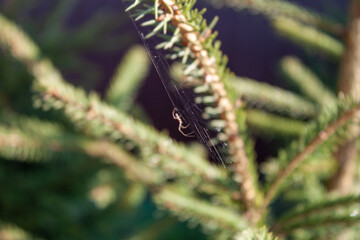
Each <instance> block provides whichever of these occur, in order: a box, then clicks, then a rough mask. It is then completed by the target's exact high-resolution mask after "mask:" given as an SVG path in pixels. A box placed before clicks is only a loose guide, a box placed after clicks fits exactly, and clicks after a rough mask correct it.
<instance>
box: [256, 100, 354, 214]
mask: <svg viewBox="0 0 360 240" xmlns="http://www.w3.org/2000/svg"><path fill="white" fill-rule="evenodd" d="M359 111H360V104H357V105H355V106H354V107H352V108H351V109H350V110H348V111H347V112H345V113H343V114H341V115H340V116H339V117H338V118H337V119H336V120H335V121H334V122H333V123H331V124H330V125H328V126H327V127H326V128H325V129H319V130H318V131H316V132H318V134H317V135H316V137H314V138H313V139H312V140H311V141H310V142H309V143H308V144H307V145H305V147H304V148H303V149H302V151H300V152H298V153H297V154H296V155H295V156H294V157H293V158H292V160H291V161H290V162H289V163H288V164H287V166H286V167H285V168H284V169H283V170H282V171H281V172H280V173H279V174H278V176H277V178H276V179H275V181H274V182H273V183H272V184H271V186H270V188H269V190H268V191H267V192H266V195H265V198H264V201H263V205H262V211H264V210H265V209H266V207H267V206H268V205H269V204H270V202H271V201H272V200H273V198H274V197H275V196H276V194H277V192H278V191H279V188H280V187H281V185H282V184H283V182H284V181H285V179H287V177H288V176H289V175H290V174H291V173H292V172H293V171H294V170H295V169H296V168H297V167H298V166H299V164H300V163H301V162H302V161H303V160H304V159H305V158H306V157H307V156H308V155H310V154H312V153H313V152H314V151H315V150H316V149H317V148H318V147H319V146H320V145H321V144H323V143H324V142H325V141H327V140H328V139H329V138H330V137H331V136H332V135H333V134H334V133H335V132H336V131H338V130H339V129H340V128H341V127H342V126H343V125H345V124H346V123H347V122H348V121H349V120H351V119H353V118H354V117H355V116H356V115H357V114H359ZM300 144H301V143H299V145H300ZM301 145H303V143H302V144H301Z"/></svg>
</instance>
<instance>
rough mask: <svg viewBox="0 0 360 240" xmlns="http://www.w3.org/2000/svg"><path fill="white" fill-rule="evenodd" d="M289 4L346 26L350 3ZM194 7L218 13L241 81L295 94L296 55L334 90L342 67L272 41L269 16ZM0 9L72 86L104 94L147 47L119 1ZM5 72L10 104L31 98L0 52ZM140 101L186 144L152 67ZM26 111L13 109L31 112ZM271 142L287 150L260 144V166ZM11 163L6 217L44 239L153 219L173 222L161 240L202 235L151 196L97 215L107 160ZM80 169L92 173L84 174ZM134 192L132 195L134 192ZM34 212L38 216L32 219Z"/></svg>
mask: <svg viewBox="0 0 360 240" xmlns="http://www.w3.org/2000/svg"><path fill="white" fill-rule="evenodd" d="M290 2H297V3H299V4H301V5H303V6H305V7H309V8H311V9H315V10H317V11H319V12H321V13H325V14H328V15H331V16H333V17H334V18H335V19H336V20H338V21H339V22H345V21H346V12H347V9H346V6H347V5H348V1H347V0H337V1H335V0H332V1H329V0H317V1H313V0H298V1H290ZM198 7H199V8H202V7H206V8H207V9H208V11H207V13H206V14H205V16H206V17H208V18H209V19H210V18H212V17H213V16H215V15H218V16H219V17H220V21H219V23H218V24H217V26H216V28H215V29H216V30H218V31H219V33H220V34H219V40H221V41H222V50H223V52H224V53H225V54H226V55H227V56H228V57H229V64H228V66H229V68H230V69H231V70H232V71H233V72H234V73H236V74H237V75H239V76H245V77H249V78H253V79H256V80H258V81H262V82H268V83H270V84H272V85H277V86H281V87H283V88H290V86H287V85H286V83H285V82H283V81H282V80H281V78H280V77H279V74H278V71H277V68H278V66H277V65H278V61H279V60H280V59H281V58H282V57H283V56H285V55H296V56H298V57H299V58H301V59H302V60H303V61H304V62H305V63H306V64H307V65H310V66H312V69H313V70H314V71H315V72H316V73H317V74H318V75H319V76H320V77H321V78H322V79H325V80H326V84H327V85H328V86H329V87H330V88H332V89H335V88H336V84H335V79H336V77H337V74H338V73H337V71H338V69H336V68H335V67H334V66H336V62H333V61H332V60H328V59H327V58H323V57H322V56H321V54H316V53H314V52H313V51H311V52H310V51H309V52H307V51H303V49H300V48H299V47H297V46H295V45H294V44H293V43H291V42H289V41H287V40H286V39H284V38H282V37H280V36H278V35H276V33H274V31H273V29H272V28H271V26H270V25H269V23H268V21H267V20H266V18H265V17H264V16H262V15H260V14H253V13H251V12H249V11H247V10H244V11H234V9H230V8H227V7H222V6H221V4H220V3H218V2H217V3H215V4H210V1H207V0H201V1H199V2H198ZM0 12H1V13H3V14H4V15H6V16H7V17H8V18H10V19H12V20H13V21H15V22H16V23H17V24H19V26H21V27H22V28H23V29H24V30H25V31H26V32H27V33H28V34H29V35H30V36H31V37H32V38H33V39H34V41H35V42H36V43H37V44H38V45H39V46H40V47H41V49H42V52H43V54H44V55H45V56H46V57H49V58H50V59H51V60H52V61H53V62H54V64H55V65H56V66H57V67H58V68H59V69H60V70H61V72H62V73H63V75H64V76H65V78H66V79H67V80H69V81H70V82H72V83H73V84H75V85H77V86H82V87H84V88H85V89H87V90H95V91H97V92H99V93H100V94H103V93H104V91H105V89H107V87H108V85H109V81H110V79H111V77H112V76H113V74H114V72H115V70H116V67H117V66H118V64H119V62H120V61H121V59H122V57H123V56H124V54H125V53H126V52H127V50H128V49H129V48H130V47H131V46H133V45H134V44H141V40H140V38H139V36H138V33H137V32H136V31H135V29H134V27H133V25H132V24H131V21H130V20H129V18H128V15H127V14H126V13H124V7H123V4H122V2H121V0H102V1H99V0H26V1H24V0H0ZM1 54H2V53H1ZM1 68H2V69H5V68H14V69H13V70H14V71H12V72H13V73H14V72H15V74H12V75H9V76H2V77H6V78H7V83H6V84H8V85H7V90H6V91H8V92H7V94H8V95H9V94H10V95H11V94H12V90H13V97H12V98H11V99H12V100H11V101H13V102H10V103H9V105H14V106H15V105H16V102H20V101H26V100H25V99H28V97H29V96H28V93H27V92H26V91H25V90H24V92H21V91H20V92H19V91H18V89H17V88H18V84H17V83H19V79H21V78H22V76H24V77H25V76H26V73H25V72H26V71H25V70H24V69H23V68H22V67H21V66H20V65H16V64H15V65H14V64H8V63H7V60H5V58H4V56H1V55H0V70H1ZM3 72H5V71H3ZM1 81H2V80H1V79H0V82H1ZM9 85H10V86H9ZM11 86H13V89H12V88H11ZM25 88H26V86H24V89H25ZM1 91H2V90H1V84H0V93H1ZM0 96H1V94H0ZM137 101H138V103H139V104H140V105H141V106H142V107H143V108H144V110H145V112H146V114H147V116H148V117H149V119H150V121H151V122H152V124H153V125H154V126H155V127H156V128H158V129H160V130H164V131H169V133H170V135H171V136H172V137H174V138H176V139H179V140H186V141H189V139H186V138H184V137H183V136H182V135H181V134H180V133H179V132H178V131H177V127H178V123H177V122H176V121H173V119H172V116H171V111H172V109H173V106H172V105H171V102H170V101H169V100H168V96H167V94H166V92H165V90H164V88H163V86H162V84H161V81H160V79H159V77H158V76H157V73H156V71H155V69H154V68H152V69H151V70H150V73H149V75H148V77H147V78H146V80H145V81H144V83H143V84H142V87H141V89H140V91H139V95H138V96H137ZM28 104H31V103H30V102H28ZM25 105H26V104H25ZM25 105H21V106H22V108H23V109H17V110H19V111H22V112H26V106H25ZM16 106H18V105H16ZM270 142H271V143H274V142H275V143H276V144H281V142H277V140H276V139H275V140H274V139H267V138H256V148H257V154H258V160H259V161H262V160H263V159H265V158H266V157H269V156H271V155H273V154H275V153H276V151H275V149H276V148H274V147H273V146H274V145H273V144H269V143H270ZM269 146H272V147H269ZM12 164H13V163H6V164H4V163H2V165H1V167H0V169H1V170H0V220H1V219H6V220H10V222H14V223H16V224H18V225H20V226H22V227H24V228H25V229H27V230H30V231H31V232H34V233H36V235H38V236H41V237H45V238H48V239H123V238H124V239H125V238H127V237H131V236H132V235H134V234H135V233H136V232H138V230H139V229H141V228H143V227H144V228H145V227H146V226H148V225H149V224H150V223H151V222H152V221H153V219H154V218H155V219H160V220H159V221H158V222H159V224H158V226H157V227H158V228H157V230H158V231H161V229H165V228H166V227H167V226H169V225H173V226H174V227H173V228H170V230H167V231H169V233H167V232H164V233H162V235H161V236H158V239H200V238H203V237H204V235H203V234H202V233H201V232H200V231H198V229H197V228H195V230H188V228H187V226H186V225H185V224H175V220H174V219H173V218H171V217H168V218H164V220H161V219H163V218H161V217H162V216H164V215H165V213H164V212H162V211H161V210H158V209H156V208H155V206H154V205H153V203H152V202H151V201H150V200H148V201H144V203H142V205H141V207H140V208H137V209H136V210H134V209H132V210H131V211H130V210H129V211H128V212H127V210H125V206H126V204H128V203H126V202H124V201H125V200H124V201H123V202H119V203H117V204H114V205H112V207H110V208H108V209H107V210H106V211H100V210H98V208H96V206H94V205H93V204H92V203H91V202H90V201H88V200H87V198H86V193H87V191H88V189H89V188H90V186H89V184H88V181H87V180H88V179H90V178H91V177H93V175H96V176H97V178H98V179H105V180H103V181H107V180H108V179H107V178H108V175H106V174H103V175H101V172H100V173H99V172H97V170H98V169H99V168H104V169H106V166H102V165H101V163H98V162H94V163H93V164H89V163H88V162H87V161H85V160H84V159H81V158H79V159H76V161H75V163H71V164H70V163H67V162H64V161H60V162H57V163H56V164H51V165H47V166H41V167H38V166H36V167H34V166H32V165H26V164H25V165H22V166H21V167H14V166H13V165H12ZM67 164H68V166H66V165H67ZM64 166H66V167H64ZM14 169H16V170H14ZM79 169H87V171H81V172H79ZM106 171H113V170H111V169H106ZM34 176H36V177H34ZM114 176H115V177H114ZM117 178H119V179H120V178H123V176H121V175H116V174H115V175H112V178H111V181H117V180H118V179H117ZM73 179H76V181H72V180H73ZM109 181H110V180H109ZM8 183H11V184H8ZM14 183H15V185H14ZM90 185H91V184H90ZM10 186H11V188H10ZM134 189H135V190H134V191H136V187H134ZM42 191H46V194H47V195H48V196H49V198H47V199H43V201H40V202H39V199H38V198H37V196H41V194H42ZM49 191H50V192H49ZM129 191H130V190H129ZM4 196H6V197H4ZM144 198H147V196H144ZM34 209H40V210H41V211H37V213H36V214H34V211H33V210H34ZM119 209H123V211H119ZM100 219H101V221H100ZM39 223H42V224H40V225H39ZM59 233H61V234H60V235H59ZM133 239H137V238H133Z"/></svg>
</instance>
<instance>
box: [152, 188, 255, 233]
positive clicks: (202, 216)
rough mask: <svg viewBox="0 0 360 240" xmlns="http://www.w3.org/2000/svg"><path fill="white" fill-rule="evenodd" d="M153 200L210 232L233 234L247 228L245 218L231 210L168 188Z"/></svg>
mask: <svg viewBox="0 0 360 240" xmlns="http://www.w3.org/2000/svg"><path fill="white" fill-rule="evenodd" d="M154 200H155V202H156V203H158V204H160V205H163V206H165V207H166V208H168V209H169V210H170V211H171V212H172V213H174V214H175V215H177V216H179V217H180V218H186V219H187V220H190V221H191V220H192V221H196V222H199V223H201V224H202V225H203V226H204V227H205V228H208V229H209V230H210V231H218V230H220V229H226V230H227V231H231V232H233V233H234V232H237V231H240V230H244V229H245V228H246V227H248V223H247V221H246V220H245V218H244V217H243V216H240V215H238V214H237V213H235V212H234V211H233V210H231V209H227V208H225V207H221V206H214V205H212V204H209V203H207V202H205V201H201V200H198V199H196V198H194V197H192V196H187V195H186V194H184V193H183V192H178V191H176V190H174V189H171V188H169V187H168V188H163V189H162V190H161V191H160V192H159V193H157V194H156V195H155V196H154Z"/></svg>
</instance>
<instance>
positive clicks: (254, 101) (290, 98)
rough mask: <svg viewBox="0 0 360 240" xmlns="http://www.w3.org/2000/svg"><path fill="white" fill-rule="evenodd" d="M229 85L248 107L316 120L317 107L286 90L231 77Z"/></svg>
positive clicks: (247, 79)
mask: <svg viewBox="0 0 360 240" xmlns="http://www.w3.org/2000/svg"><path fill="white" fill-rule="evenodd" d="M229 85H230V86H231V87H232V88H233V89H234V91H236V93H237V95H238V97H241V98H242V99H244V100H245V101H246V103H247V105H248V106H250V107H254V108H264V109H266V110H268V111H271V112H277V113H282V114H283V113H286V114H287V115H289V116H291V117H298V118H314V117H315V116H316V108H315V106H314V105H313V104H312V103H311V102H309V101H307V100H305V99H304V98H302V97H301V96H299V95H297V94H295V93H292V92H290V91H286V90H284V89H281V88H278V87H274V86H271V85H269V84H267V83H262V82H257V81H255V80H252V79H249V78H244V77H235V76H234V77H230V79H229Z"/></svg>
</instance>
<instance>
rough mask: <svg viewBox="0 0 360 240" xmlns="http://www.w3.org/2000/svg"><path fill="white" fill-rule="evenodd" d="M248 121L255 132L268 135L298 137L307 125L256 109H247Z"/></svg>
mask: <svg viewBox="0 0 360 240" xmlns="http://www.w3.org/2000/svg"><path fill="white" fill-rule="evenodd" d="M246 122H247V124H248V126H249V128H251V129H252V130H253V131H254V132H255V133H259V134H262V135H266V136H268V137H271V136H284V137H298V136H300V135H301V133H302V132H303V131H304V130H305V129H306V127H307V124H306V123H305V122H302V121H299V120H294V119H291V118H284V117H280V116H276V115H274V114H271V113H267V112H263V111H259V110H254V109H249V110H246Z"/></svg>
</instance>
